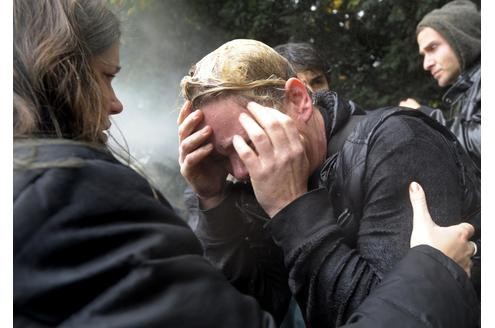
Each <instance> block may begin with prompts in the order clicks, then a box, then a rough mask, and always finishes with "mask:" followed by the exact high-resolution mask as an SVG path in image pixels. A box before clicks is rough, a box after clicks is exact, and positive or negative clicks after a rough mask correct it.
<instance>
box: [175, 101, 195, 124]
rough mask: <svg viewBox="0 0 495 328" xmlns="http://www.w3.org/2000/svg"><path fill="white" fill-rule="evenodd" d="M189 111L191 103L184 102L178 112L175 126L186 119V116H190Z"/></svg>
mask: <svg viewBox="0 0 495 328" xmlns="http://www.w3.org/2000/svg"><path fill="white" fill-rule="evenodd" d="M191 110H192V102H191V101H190V100H186V102H185V103H184V104H183V105H182V107H181V109H180V111H179V116H178V117H177V125H179V124H181V123H182V122H183V121H184V119H185V118H186V117H187V115H189V114H191Z"/></svg>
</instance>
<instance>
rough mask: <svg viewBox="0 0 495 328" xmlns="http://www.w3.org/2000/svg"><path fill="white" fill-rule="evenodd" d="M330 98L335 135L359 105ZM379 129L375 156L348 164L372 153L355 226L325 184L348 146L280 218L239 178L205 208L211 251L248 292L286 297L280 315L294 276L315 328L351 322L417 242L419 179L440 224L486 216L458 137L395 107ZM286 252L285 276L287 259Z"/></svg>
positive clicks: (202, 226)
mask: <svg viewBox="0 0 495 328" xmlns="http://www.w3.org/2000/svg"><path fill="white" fill-rule="evenodd" d="M324 99H326V100H325V101H324V102H323V103H322V104H321V105H322V107H324V108H322V114H323V115H324V119H325V125H326V129H327V137H328V140H331V138H332V136H334V135H335V134H336V133H337V132H338V131H339V130H340V129H342V128H344V127H345V126H346V124H348V122H349V118H350V116H351V114H353V113H354V114H357V113H356V112H355V110H354V109H353V108H352V107H350V106H348V105H347V104H348V103H347V102H344V101H341V100H339V99H338V97H337V95H335V94H333V93H329V94H328V95H327V97H324ZM380 113H381V112H380V111H376V112H375V111H374V112H370V113H369V115H370V116H371V117H373V115H381V114H380ZM418 115H421V114H419V113H418ZM357 128H359V126H358V127H357ZM372 131H373V132H372V137H371V138H368V139H366V141H367V142H369V144H368V145H367V155H366V156H365V157H356V158H355V160H356V162H355V165H354V166H352V165H348V166H347V167H348V168H350V170H349V171H348V172H347V174H348V175H349V176H352V175H353V174H354V173H355V172H353V171H352V169H354V168H356V167H358V166H359V165H361V164H362V161H365V165H364V166H363V172H364V174H363V177H362V181H361V182H360V185H361V186H362V189H363V190H362V199H363V204H362V209H361V215H360V216H359V218H358V220H359V222H358V225H357V228H356V230H355V231H353V229H350V230H349V229H348V228H347V227H344V228H342V227H340V226H339V225H338V223H339V221H340V218H341V213H339V212H336V211H340V209H338V207H339V204H337V203H338V202H336V201H335V199H334V197H332V196H331V193H329V191H330V192H331V190H329V188H330V189H331V186H329V185H326V184H322V183H321V182H322V179H321V177H322V176H334V175H335V174H337V173H336V172H339V171H340V169H341V166H340V165H342V161H341V154H340V153H337V154H329V155H328V156H329V158H331V157H332V156H336V158H335V160H334V161H333V163H334V164H333V165H328V166H325V167H323V168H322V170H321V171H318V172H315V174H314V175H313V176H312V177H311V178H310V181H309V187H310V188H309V191H308V193H306V194H305V195H303V196H301V197H300V198H298V199H296V200H295V201H294V202H292V203H291V204H289V205H288V206H287V207H285V208H284V209H282V210H281V211H280V212H279V213H278V214H277V215H276V216H275V217H274V218H273V219H272V220H271V221H269V220H268V219H267V216H266V214H265V213H264V211H263V210H262V209H261V208H260V207H259V205H258V204H257V202H256V200H255V198H254V195H253V194H252V191H251V190H250V186H249V185H247V184H240V183H238V184H236V185H233V186H231V187H230V192H229V194H228V197H227V199H226V200H225V201H224V202H222V203H221V204H220V205H219V206H218V207H216V208H213V209H209V210H207V211H202V213H201V215H202V217H201V218H200V220H199V224H198V228H197V230H196V233H197V235H198V237H199V238H200V240H201V241H202V244H203V247H204V249H205V254H206V256H207V257H208V258H209V259H210V260H211V261H212V262H213V263H215V264H216V265H217V267H219V268H220V269H222V271H223V272H224V274H225V275H226V276H227V277H228V278H229V280H230V281H231V282H232V283H233V284H234V285H236V286H237V287H238V288H239V289H240V290H243V291H244V292H246V293H249V294H252V295H258V298H259V299H264V300H265V303H270V302H272V300H273V299H276V300H277V303H272V304H275V306H274V308H275V313H278V312H283V311H284V310H283V309H279V307H280V306H283V305H284V302H282V301H281V297H283V296H284V295H285V290H284V289H281V288H280V287H281V286H282V284H281V283H282V281H283V280H284V279H285V276H286V275H287V276H288V278H289V280H288V287H290V290H291V292H292V293H293V294H294V295H295V297H296V299H297V300H298V303H299V305H300V306H301V308H302V312H303V315H304V316H305V319H306V321H308V322H309V323H310V325H311V326H312V327H320V326H321V327H334V326H338V325H341V324H343V323H344V322H345V321H346V320H347V319H348V318H349V317H350V315H351V314H352V312H353V311H355V310H356V309H357V307H358V306H359V305H360V304H361V303H362V302H363V300H364V299H365V298H366V297H367V296H368V295H369V294H370V292H371V291H372V290H373V289H374V288H376V286H377V285H378V284H379V283H380V281H382V279H383V277H384V276H385V275H386V274H387V273H388V272H390V270H391V269H392V268H393V267H394V266H395V265H396V264H397V263H398V261H399V260H400V259H401V258H403V257H404V256H405V254H406V253H407V251H408V249H409V239H410V234H411V230H412V220H411V218H412V209H411V206H410V202H409V195H408V185H409V183H410V182H411V181H417V182H419V183H420V184H421V185H422V186H423V188H424V189H425V191H426V194H427V199H428V203H429V207H430V211H431V214H432V217H433V218H435V220H436V222H437V223H438V224H439V225H443V226H444V225H451V224H456V223H460V222H461V221H464V220H465V219H466V217H465V216H463V215H465V214H466V213H469V215H471V216H476V215H479V180H478V179H477V177H476V176H475V175H474V174H468V175H466V174H464V173H466V172H462V171H461V169H460V166H459V165H458V163H459V162H464V163H466V162H468V163H470V162H469V159H467V158H466V157H465V155H464V158H462V157H459V154H458V153H457V152H455V151H454V150H453V147H452V143H451V141H450V140H446V139H445V138H443V136H442V134H441V133H439V132H438V131H436V130H434V129H432V128H431V127H430V126H429V125H427V124H425V123H424V121H423V119H422V118H420V117H415V116H411V115H393V116H390V117H389V118H387V119H386V120H385V121H384V122H382V123H381V124H380V125H379V126H377V128H376V129H372ZM357 135H358V136H359V135H360V134H359V133H358V134H357ZM362 142H363V140H359V139H355V140H349V143H351V144H352V143H354V144H359V143H362ZM330 148H331V147H330ZM358 164H359V165H358ZM466 166H468V164H466ZM333 181H335V179H333ZM466 190H467V191H468V193H469V194H470V195H474V196H473V197H474V198H475V199H474V201H473V202H472V205H473V206H472V207H471V208H463V204H464V203H463V201H464V197H465V191H466ZM345 192H346V190H344V191H343V193H344V194H345ZM476 197H478V198H477V199H476ZM349 236H350V237H349ZM277 246H278V247H277ZM280 250H281V251H282V254H280ZM280 255H282V256H283V261H284V263H285V266H286V268H287V272H286V273H285V274H283V273H282V272H281V271H282V270H281V269H280V268H279V267H278V266H279V265H280V262H281V261H282V260H281V259H279V258H278V256H280ZM285 288H287V287H285ZM264 308H267V306H266V305H264ZM270 311H272V310H270ZM439 315H440V314H439Z"/></svg>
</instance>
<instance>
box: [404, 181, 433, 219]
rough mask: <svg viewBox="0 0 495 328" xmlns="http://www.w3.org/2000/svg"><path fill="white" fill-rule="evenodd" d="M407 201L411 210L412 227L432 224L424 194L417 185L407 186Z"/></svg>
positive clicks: (415, 183)
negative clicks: (409, 201) (409, 202)
mask: <svg viewBox="0 0 495 328" xmlns="http://www.w3.org/2000/svg"><path fill="white" fill-rule="evenodd" d="M409 199H410V200H411V205H412V208H413V225H414V226H416V225H418V224H428V225H430V224H434V222H433V221H432V219H431V216H430V212H428V206H427V204H426V196H425V192H424V190H423V188H421V186H420V185H419V183H417V182H411V184H410V185H409Z"/></svg>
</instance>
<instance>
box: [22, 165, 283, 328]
mask: <svg viewBox="0 0 495 328" xmlns="http://www.w3.org/2000/svg"><path fill="white" fill-rule="evenodd" d="M33 199H36V200H37V202H36V204H40V206H39V207H36V206H35V207H33V204H35V203H34V202H32V201H29V200H33ZM15 206H16V207H17V211H16V213H17V214H16V215H17V217H16V220H17V219H19V220H20V219H22V218H26V219H28V220H29V221H31V219H32V218H33V217H36V216H42V215H44V214H50V215H47V217H48V219H47V220H45V222H43V223H42V225H41V227H39V229H36V231H35V232H34V233H32V234H31V235H30V236H29V237H28V236H27V235H25V236H26V239H24V241H22V242H20V241H19V240H18V239H16V240H17V241H16V242H17V244H16V251H15V254H14V270H15V278H14V294H15V295H14V308H15V314H16V316H17V317H18V318H22V317H28V318H31V320H33V321H39V322H44V323H45V324H48V325H51V326H52V325H57V326H61V327H275V323H274V321H273V318H272V317H271V316H270V315H269V314H268V313H266V312H263V311H262V310H261V309H260V307H259V305H258V303H257V302H256V300H255V299H254V298H252V297H249V296H246V295H242V294H241V293H240V292H238V291H237V290H236V289H235V288H234V287H233V286H232V285H231V284H230V283H229V282H228V281H227V280H226V279H225V277H224V276H223V275H222V274H221V273H220V272H219V271H218V270H216V269H215V268H214V267H213V266H212V265H211V264H210V263H209V262H208V261H207V260H206V259H205V258H203V257H202V252H201V246H200V243H199V241H198V240H197V238H196V237H195V236H194V234H193V232H192V231H191V230H190V228H189V227H188V226H187V225H186V224H185V222H184V221H182V220H181V219H180V218H179V217H177V216H176V215H175V213H174V212H173V210H172V208H171V207H170V205H169V204H168V203H167V202H166V201H164V200H163V201H159V200H158V199H156V198H155V197H154V196H153V194H152V192H151V190H150V188H149V185H148V184H147V183H146V182H145V180H144V179H142V178H141V177H139V176H138V175H137V174H136V173H134V172H133V171H131V170H130V169H129V168H126V167H124V166H121V165H115V164H112V165H110V164H109V163H105V162H103V163H99V162H97V163H91V164H88V165H84V166H82V167H78V168H72V169H68V168H64V169H50V170H48V171H47V172H46V173H45V174H44V175H42V176H40V177H39V178H38V179H37V180H36V181H35V182H34V183H33V184H32V185H31V186H30V187H29V188H27V189H26V190H25V191H24V192H23V193H21V196H19V198H18V199H17V200H16V203H15ZM23 227H25V228H26V229H27V230H29V229H31V228H32V227H29V226H28V225H27V224H25V225H23ZM17 232H18V233H17V234H16V233H15V236H16V238H17V237H19V238H20V237H21V236H22V235H24V232H26V231H20V229H19V230H17Z"/></svg>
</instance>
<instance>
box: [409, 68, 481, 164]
mask: <svg viewBox="0 0 495 328" xmlns="http://www.w3.org/2000/svg"><path fill="white" fill-rule="evenodd" d="M442 100H443V102H444V104H445V105H446V106H447V107H448V108H449V109H450V110H449V112H448V115H447V116H444V114H443V113H442V111H441V110H439V109H433V108H430V107H426V106H421V107H420V108H419V109H420V110H421V111H422V112H424V113H425V114H427V115H430V116H431V117H433V118H435V119H436V120H438V121H439V122H440V123H442V124H443V125H445V126H446V127H448V128H449V129H450V130H451V131H452V133H454V134H455V135H456V137H457V138H458V139H459V142H460V143H461V145H462V146H463V147H464V149H465V150H466V152H467V153H468V154H469V156H470V157H471V159H472V160H473V161H474V163H475V164H476V166H477V167H478V169H481V63H480V62H479V61H478V63H476V64H474V65H473V66H472V67H471V68H470V69H469V70H467V71H466V72H465V73H463V74H462V75H461V76H459V77H458V78H457V80H456V82H455V83H454V84H453V85H452V86H451V87H450V88H449V89H448V90H447V92H446V93H445V94H444V96H443V98H442Z"/></svg>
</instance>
